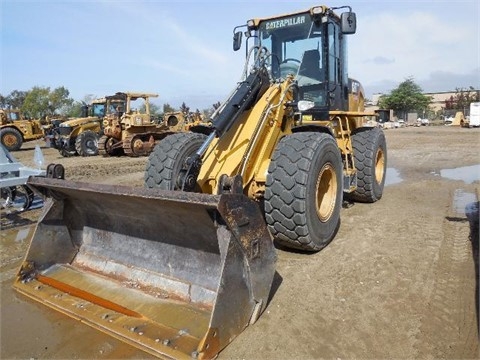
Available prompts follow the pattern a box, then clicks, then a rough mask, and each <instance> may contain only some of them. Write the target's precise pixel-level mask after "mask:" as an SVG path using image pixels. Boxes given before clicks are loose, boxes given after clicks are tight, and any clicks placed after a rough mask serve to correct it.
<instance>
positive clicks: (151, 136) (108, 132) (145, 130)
mask: <svg viewBox="0 0 480 360" xmlns="http://www.w3.org/2000/svg"><path fill="white" fill-rule="evenodd" d="M152 97H158V95H157V94H147V93H134V92H125V93H122V92H118V93H116V94H115V95H112V96H107V100H109V101H113V100H116V101H119V100H122V101H123V103H124V104H125V105H124V106H121V107H119V108H118V109H117V111H116V112H113V113H111V114H109V115H108V116H106V117H105V119H104V120H103V127H104V128H103V136H102V137H101V138H100V140H99V142H98V149H99V153H100V154H101V155H103V156H111V155H123V154H125V155H128V156H143V155H148V154H149V153H150V152H151V151H152V150H153V147H154V146H155V144H156V141H159V140H161V139H163V138H164V137H165V136H167V135H169V134H171V131H169V128H168V126H166V125H165V124H157V123H156V122H154V121H153V119H152V116H151V114H150V98H152ZM135 106H136V107H135Z"/></svg>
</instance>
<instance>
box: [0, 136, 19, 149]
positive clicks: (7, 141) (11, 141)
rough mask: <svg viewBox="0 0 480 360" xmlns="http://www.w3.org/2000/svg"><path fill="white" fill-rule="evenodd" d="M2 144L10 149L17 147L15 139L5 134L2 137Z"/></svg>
mask: <svg viewBox="0 0 480 360" xmlns="http://www.w3.org/2000/svg"><path fill="white" fill-rule="evenodd" d="M3 143H4V144H5V146H7V147H12V146H15V145H17V137H16V136H15V135H13V134H5V135H4V136H3Z"/></svg>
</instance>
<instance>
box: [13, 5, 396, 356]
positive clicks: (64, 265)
mask: <svg viewBox="0 0 480 360" xmlns="http://www.w3.org/2000/svg"><path fill="white" fill-rule="evenodd" d="M343 8H348V11H346V12H343V13H342V14H341V15H337V14H336V13H335V12H334V10H336V9H343ZM355 29H356V16H355V14H354V13H353V12H352V11H351V8H350V7H339V8H338V7H337V8H328V7H326V6H316V7H313V8H311V9H308V10H306V11H301V12H297V13H290V14H287V15H281V16H275V17H272V18H262V19H252V20H250V21H248V22H247V24H246V25H242V26H239V27H236V28H235V29H234V50H238V49H240V47H241V40H242V39H241V38H242V34H243V33H245V34H246V35H247V48H250V50H248V51H247V52H246V54H247V59H246V63H245V68H244V72H243V75H242V77H241V79H240V81H239V83H238V85H237V87H236V88H235V89H234V90H233V91H232V93H231V94H230V96H229V97H228V98H227V100H226V101H225V102H224V103H223V104H222V105H221V106H220V107H219V108H218V109H217V110H216V111H215V113H214V114H213V115H212V119H211V120H212V125H211V127H208V128H207V127H202V129H201V132H193V131H192V129H190V132H183V133H175V134H172V135H169V136H167V137H166V138H164V139H163V140H162V141H160V142H159V143H158V145H156V146H155V149H154V151H153V152H152V153H151V154H150V156H149V158H148V164H147V168H146V172H145V183H146V188H145V189H141V188H135V187H124V186H118V185H100V184H88V183H77V182H72V181H67V180H63V179H61V178H53V179H51V178H46V179H39V178H33V179H31V180H30V181H29V183H28V184H29V185H30V186H32V187H34V188H35V189H36V190H37V191H39V192H41V193H43V194H45V196H47V197H48V198H49V205H48V206H47V207H46V210H45V212H44V214H43V216H42V218H41V220H40V221H39V224H38V225H37V228H36V232H35V234H34V236H33V238H32V241H31V244H30V247H29V251H28V253H27V255H26V257H25V261H24V262H23V264H22V266H21V269H20V270H19V272H18V277H17V279H16V281H15V284H14V287H15V288H16V289H17V290H18V291H20V292H22V293H24V294H26V295H27V296H30V297H32V298H33V299H35V300H38V301H40V302H42V303H44V304H46V305H48V306H50V307H52V308H54V309H57V310H59V311H61V312H63V313H65V314H67V315H70V316H72V317H74V318H77V319H80V320H81V321H82V322H84V323H87V324H89V325H91V326H93V327H95V328H97V329H100V330H102V331H104V332H107V333H109V334H111V335H112V336H115V337H117V338H119V339H122V340H123V341H125V342H127V343H129V344H132V345H134V346H137V347H139V348H141V349H143V350H144V351H146V352H149V353H151V354H154V355H157V356H164V357H170V358H182V357H191V358H195V359H197V358H198V359H208V358H214V357H215V356H217V354H218V353H219V352H220V351H221V350H222V349H223V348H224V347H225V346H227V345H228V344H229V343H230V342H231V341H232V340H233V339H234V338H235V337H236V336H237V335H239V334H240V333H241V332H242V331H243V330H244V329H245V328H246V327H247V326H248V325H249V324H253V323H254V322H255V321H256V320H257V318H258V317H259V316H260V315H261V313H262V312H263V311H264V310H265V308H266V306H267V304H268V300H269V294H270V288H271V285H272V282H273V277H274V273H275V267H274V263H275V259H276V253H275V249H274V247H273V242H272V238H271V237H273V238H274V239H275V241H276V242H278V243H279V244H283V245H285V246H287V247H291V248H296V249H300V250H302V251H306V252H315V251H319V250H320V249H322V248H323V247H325V246H326V245H327V244H328V243H329V242H330V241H331V240H332V239H333V238H334V236H335V234H336V232H337V230H338V228H339V225H340V209H341V205H342V201H343V198H344V194H345V196H347V197H348V199H349V200H351V201H362V202H375V201H377V200H379V199H380V198H381V197H382V194H383V187H384V181H385V171H386V160H387V148H386V142H385V136H384V134H383V132H382V130H381V129H380V128H378V127H367V126H364V124H365V123H366V122H368V119H369V118H370V117H371V116H375V114H374V113H373V112H372V113H367V112H365V111H364V92H363V89H362V86H361V85H360V83H359V82H358V81H355V80H352V79H349V77H348V74H347V66H346V64H347V63H346V61H347V59H346V53H347V52H346V35H348V34H353V33H355ZM141 119H142V118H140V119H139V122H142V120H141ZM265 220H266V221H265Z"/></svg>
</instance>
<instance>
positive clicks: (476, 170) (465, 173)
mask: <svg viewBox="0 0 480 360" xmlns="http://www.w3.org/2000/svg"><path fill="white" fill-rule="evenodd" d="M440 176H441V177H443V178H447V179H450V180H461V181H463V182H465V183H467V184H471V183H473V182H474V181H480V164H479V165H472V166H464V167H459V168H455V169H443V170H440Z"/></svg>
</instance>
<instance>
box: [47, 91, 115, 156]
mask: <svg viewBox="0 0 480 360" xmlns="http://www.w3.org/2000/svg"><path fill="white" fill-rule="evenodd" d="M117 106H124V102H123V101H121V100H118V101H113V102H112V101H107V99H106V98H99V99H95V100H93V101H92V103H91V104H90V105H87V104H85V105H84V106H83V107H82V115H81V116H80V117H79V118H71V119H68V120H66V121H55V120H52V125H51V126H50V127H49V129H48V130H46V135H45V142H46V143H47V146H49V147H52V148H55V149H58V151H59V152H60V154H61V155H62V156H64V157H70V156H75V155H80V156H95V155H97V154H98V139H99V137H100V136H101V135H102V121H103V118H104V117H105V116H108V114H109V113H112V112H114V111H115V108H116V107H117Z"/></svg>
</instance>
